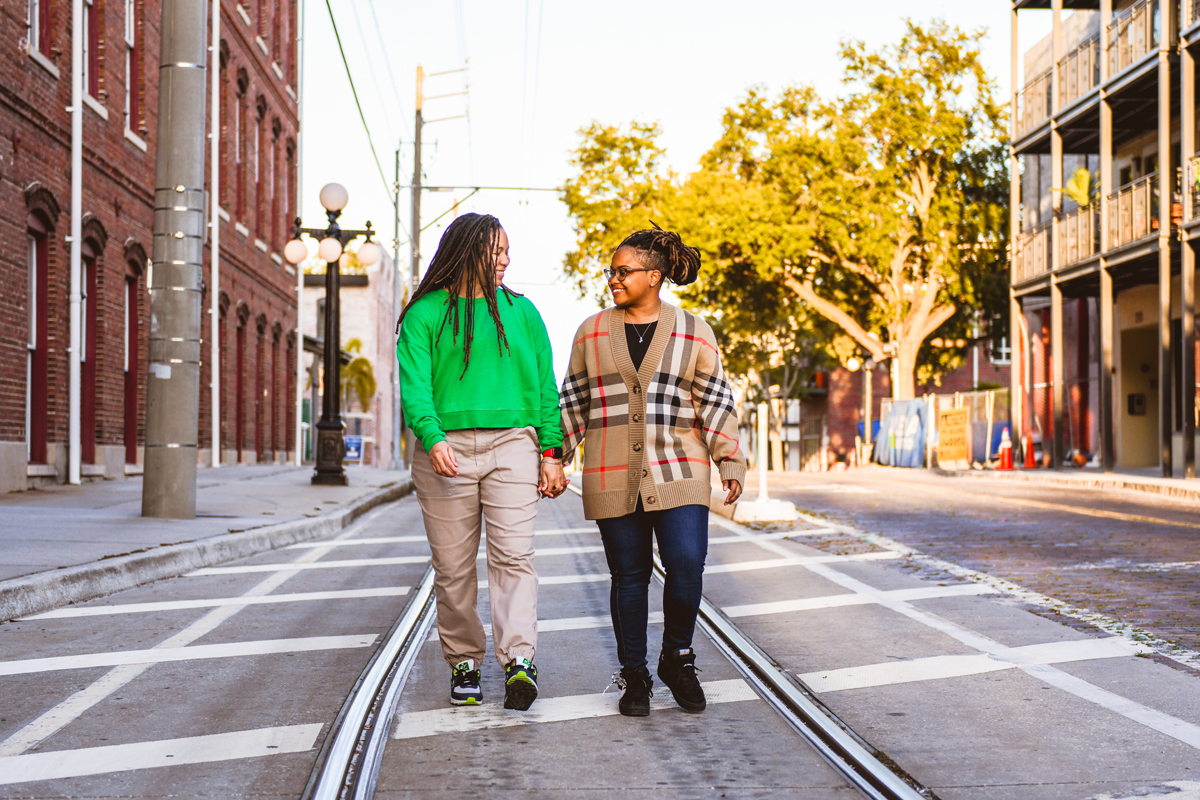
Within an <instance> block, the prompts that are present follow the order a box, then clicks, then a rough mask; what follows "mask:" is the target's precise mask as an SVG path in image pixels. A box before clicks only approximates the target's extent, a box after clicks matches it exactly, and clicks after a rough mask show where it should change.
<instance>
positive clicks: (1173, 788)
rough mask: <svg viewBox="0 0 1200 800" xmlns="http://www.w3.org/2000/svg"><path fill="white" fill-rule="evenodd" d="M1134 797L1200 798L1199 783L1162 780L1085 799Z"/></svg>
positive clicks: (1126, 799)
mask: <svg viewBox="0 0 1200 800" xmlns="http://www.w3.org/2000/svg"><path fill="white" fill-rule="evenodd" d="M1135 797H1166V798H1168V800H1200V783H1197V782H1196V781H1164V782H1163V783H1156V784H1154V785H1152V786H1139V787H1137V788H1136V789H1133V790H1121V789H1118V790H1117V793H1116V794H1109V793H1108V792H1105V793H1104V794H1094V795H1092V796H1091V797H1087V798H1085V800H1122V799H1123V798H1124V799H1125V800H1132V798H1135Z"/></svg>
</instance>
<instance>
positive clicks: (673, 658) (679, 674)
mask: <svg viewBox="0 0 1200 800" xmlns="http://www.w3.org/2000/svg"><path fill="white" fill-rule="evenodd" d="M697 672H698V670H697V669H696V653H695V651H693V650H692V648H690V647H685V648H684V649H682V650H664V651H663V652H662V654H661V655H660V656H659V657H658V677H659V679H660V680H661V681H662V682H663V683H665V684H666V685H667V688H668V689H670V690H671V694H672V695H674V696H675V702H676V703H678V704H679V707H680V708H682V709H683V710H684V711H686V712H687V713H689V714H699V713H700V712H701V711H703V710H704V709H705V707H707V706H708V701H707V700H706V699H705V698H704V688H703V687H701V686H700V679H699V678H697V677H696V673H697Z"/></svg>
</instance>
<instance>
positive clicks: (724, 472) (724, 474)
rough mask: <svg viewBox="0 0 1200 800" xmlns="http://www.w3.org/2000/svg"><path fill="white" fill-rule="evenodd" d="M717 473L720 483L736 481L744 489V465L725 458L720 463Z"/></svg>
mask: <svg viewBox="0 0 1200 800" xmlns="http://www.w3.org/2000/svg"><path fill="white" fill-rule="evenodd" d="M718 471H719V472H720V474H721V480H722V481H737V482H738V483H740V484H741V485H742V488H743V489H745V488H746V465H745V464H741V463H739V462H737V461H734V460H733V459H732V458H727V459H725V460H724V461H722V462H721V463H720V465H719V466H718Z"/></svg>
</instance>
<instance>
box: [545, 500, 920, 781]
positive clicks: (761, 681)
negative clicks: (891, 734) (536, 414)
mask: <svg viewBox="0 0 1200 800" xmlns="http://www.w3.org/2000/svg"><path fill="white" fill-rule="evenodd" d="M567 488H569V489H570V490H571V491H572V492H574V493H575V494H577V495H579V496H580V497H582V496H583V492H582V491H580V490H579V488H578V487H576V486H575V485H574V484H568V485H567ZM654 577H655V580H657V581H658V582H659V583H660V584H661V583H663V581H664V580H665V578H666V571H665V570H664V569H663V565H662V562H661V561H660V560H659V558H658V554H657V553H656V554H655V555H654ZM698 617H699V619H698V622H699V623H700V627H701V629H702V630H703V631H704V632H705V633H706V634H707V635H708V637H709V639H711V640H712V641H713V643H714V644H715V645H716V646H717V649H718V650H720V651H721V653H722V654H724V655H725V657H726V658H728V659H729V660H730V662H732V663H733V665H734V666H735V667H737V669H738V671H739V672H741V673H742V675H743V677H745V678H746V680H747V682H748V683H749V684H750V685H751V686H752V687H753V688H754V690H755V691H756V692H757V693H758V694H759V696H761V697H762V698H763V700H765V701H766V702H767V704H768V705H770V706H771V707H772V708H773V709H774V710H775V712H776V713H778V714H779V715H780V716H781V717H783V718H784V720H785V721H786V722H787V723H788V725H789V726H790V727H791V728H792V729H793V730H794V731H796V733H798V734H799V735H800V736H801V738H803V739H804V740H805V741H806V742H808V744H809V745H810V746H811V747H812V748H813V749H814V750H816V751H817V752H818V753H819V754H820V755H821V756H822V757H823V758H824V759H825V760H826V761H827V762H828V763H829V764H830V766H832V767H833V768H834V769H835V770H837V772H838V773H839V774H840V775H842V777H844V778H845V779H846V780H847V781H848V782H849V783H850V784H851V785H852V786H854V787H855V788H856V789H858V790H859V791H860V792H862V794H863V795H865V796H866V797H869V798H871V800H930V798H933V797H934V795H933V793H932V792H931V791H930V790H928V789H926V788H925V787H922V786H920V784H917V782H916V781H915V780H914V779H912V778H911V777H909V776H907V775H902V774H901V772H900V770H899V769H898V768H896V767H894V766H893V767H889V766H887V765H885V764H884V763H883V760H882V759H886V758H887V756H885V755H883V754H882V753H880V752H879V751H877V750H875V748H873V747H871V746H870V745H869V744H867V743H866V741H864V740H863V739H862V738H861V737H859V736H858V735H857V734H855V733H854V732H853V731H852V730H851V729H850V728H849V726H847V725H846V724H845V723H843V722H842V721H841V720H839V719H838V718H837V717H836V716H835V715H834V714H833V713H832V712H831V711H829V710H828V709H827V708H825V706H824V705H823V704H821V703H820V701H818V700H817V699H816V698H815V697H814V696H813V695H812V693H811V692H810V691H808V690H807V689H805V688H804V686H803V685H802V684H801V683H800V682H799V681H798V680H797V679H796V678H794V677H793V676H792V675H790V674H789V673H788V672H787V671H786V670H785V669H784V668H783V667H781V666H780V665H779V664H778V663H776V661H775V660H774V659H773V658H771V657H770V656H769V655H767V653H766V652H764V651H763V650H762V648H760V647H759V646H758V645H757V644H755V643H754V641H753V640H752V639H750V637H748V636H746V634H744V633H743V632H742V631H741V629H740V628H738V626H737V625H735V624H733V622H731V621H730V620H729V618H728V617H727V616H725V614H724V613H722V612H721V610H720V609H719V608H717V606H715V605H713V603H712V602H711V601H709V600H708V598H706V597H701V599H700V613H699V615H698ZM889 761H890V759H889Z"/></svg>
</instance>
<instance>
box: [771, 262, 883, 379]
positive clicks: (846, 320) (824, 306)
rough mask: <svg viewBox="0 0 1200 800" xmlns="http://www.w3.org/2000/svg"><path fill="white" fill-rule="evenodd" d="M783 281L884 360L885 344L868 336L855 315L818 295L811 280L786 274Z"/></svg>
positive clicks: (821, 313)
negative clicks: (802, 280)
mask: <svg viewBox="0 0 1200 800" xmlns="http://www.w3.org/2000/svg"><path fill="white" fill-rule="evenodd" d="M783 281H784V283H785V284H787V287H788V288H789V289H791V290H792V291H793V292H795V293H796V294H797V295H799V296H800V299H801V300H803V301H804V302H806V303H808V304H809V305H810V306H812V307H813V308H814V309H816V311H817V313H818V314H820V315H821V316H823V317H825V318H826V319H828V320H829V321H830V322H833V323H835V324H836V325H838V326H839V327H841V329H842V330H844V331H845V332H846V333H848V334H849V335H850V336H851V337H852V338H853V339H854V341H856V342H858V343H859V344H860V345H862V346H863V349H865V350H866V351H867V352H868V353H870V354H871V357H872V358H874V359H875V360H876V361H882V360H883V358H884V355H883V345H882V344H881V343H880V342H878V341H876V340H875V339H872V338H871V337H870V336H868V335H867V331H866V330H864V329H863V327H862V326H861V325H859V324H858V323H857V322H855V321H854V318H853V317H851V316H850V315H849V314H847V313H846V312H845V311H843V310H842V309H840V308H838V307H837V305H836V304H834V303H832V302H830V301H829V300H826V299H825V298H823V297H820V296H819V295H817V293H816V292H815V291H813V288H812V283H811V282H809V281H804V282H801V281H799V280H797V279H796V278H795V277H794V276H792V275H785V276H784V279H783Z"/></svg>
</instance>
